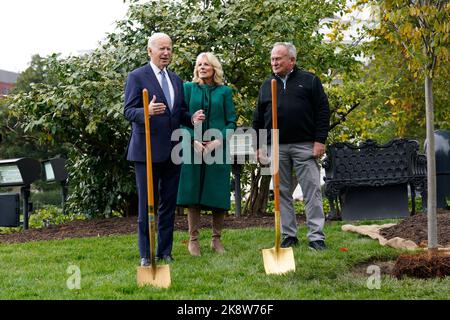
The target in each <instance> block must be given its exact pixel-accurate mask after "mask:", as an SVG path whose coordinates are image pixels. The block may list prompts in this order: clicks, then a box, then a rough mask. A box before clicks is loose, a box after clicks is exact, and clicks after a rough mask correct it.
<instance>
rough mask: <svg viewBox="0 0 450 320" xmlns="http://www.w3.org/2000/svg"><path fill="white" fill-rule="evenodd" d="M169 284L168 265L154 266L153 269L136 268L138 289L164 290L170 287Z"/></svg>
mask: <svg viewBox="0 0 450 320" xmlns="http://www.w3.org/2000/svg"><path fill="white" fill-rule="evenodd" d="M170 282H171V280H170V268H169V265H168V264H166V265H160V266H156V268H155V269H153V268H152V267H151V266H148V267H138V268H137V285H138V286H139V287H143V286H153V287H157V288H164V289H165V288H168V287H170Z"/></svg>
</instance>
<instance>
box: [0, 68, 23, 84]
mask: <svg viewBox="0 0 450 320" xmlns="http://www.w3.org/2000/svg"><path fill="white" fill-rule="evenodd" d="M18 76H19V74H18V73H15V72H10V71H5V70H0V82H3V83H16V81H17V77H18Z"/></svg>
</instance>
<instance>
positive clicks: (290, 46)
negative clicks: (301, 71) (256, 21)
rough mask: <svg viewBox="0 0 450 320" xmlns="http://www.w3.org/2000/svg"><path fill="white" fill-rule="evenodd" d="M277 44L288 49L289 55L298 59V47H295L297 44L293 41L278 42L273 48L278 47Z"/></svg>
mask: <svg viewBox="0 0 450 320" xmlns="http://www.w3.org/2000/svg"><path fill="white" fill-rule="evenodd" d="M277 46H283V47H285V48H286V49H287V50H288V54H289V57H291V58H294V59H295V60H297V49H296V48H295V46H294V45H293V44H292V43H291V42H276V43H275V44H274V45H273V47H272V50H273V48H275V47H277Z"/></svg>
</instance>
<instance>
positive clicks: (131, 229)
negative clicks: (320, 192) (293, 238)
mask: <svg viewBox="0 0 450 320" xmlns="http://www.w3.org/2000/svg"><path fill="white" fill-rule="evenodd" d="M297 222H298V223H299V224H301V223H303V224H304V223H305V216H304V215H297ZM273 226H274V217H273V216H269V215H264V216H241V217H236V216H234V215H227V216H226V217H225V226H224V228H225V229H244V228H248V227H270V228H273ZM211 227H212V216H211V215H202V216H201V219H200V228H211ZM175 230H181V231H186V230H188V222H187V216H186V215H177V216H175ZM136 232H137V217H124V218H109V219H92V220H78V221H73V222H70V223H67V224H61V225H51V226H49V227H47V228H41V229H28V230H23V231H21V232H17V233H13V234H0V243H20V242H28V241H40V240H61V239H66V238H83V237H104V236H112V235H122V234H133V233H136Z"/></svg>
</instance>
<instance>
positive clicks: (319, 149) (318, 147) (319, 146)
mask: <svg viewBox="0 0 450 320" xmlns="http://www.w3.org/2000/svg"><path fill="white" fill-rule="evenodd" d="M324 153H325V145H324V144H323V143H320V142H317V141H316V142H314V147H313V157H314V158H317V159H320V158H321V157H322V156H323V155H324Z"/></svg>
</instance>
